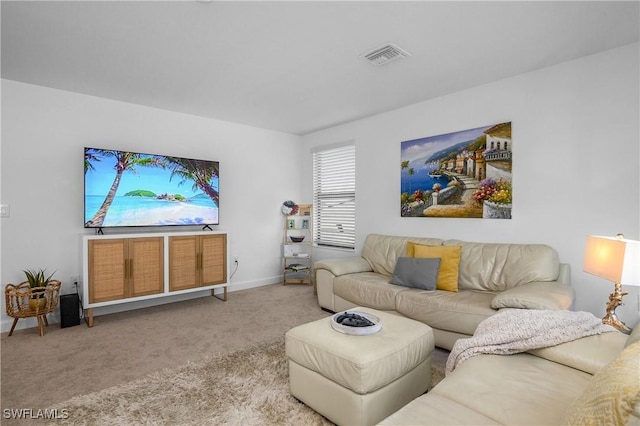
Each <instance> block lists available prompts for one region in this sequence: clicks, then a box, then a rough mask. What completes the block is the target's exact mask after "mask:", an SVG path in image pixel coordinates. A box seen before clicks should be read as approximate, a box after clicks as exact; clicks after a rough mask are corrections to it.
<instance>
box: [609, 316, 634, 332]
mask: <svg viewBox="0 0 640 426" xmlns="http://www.w3.org/2000/svg"><path fill="white" fill-rule="evenodd" d="M602 323H603V324H607V325H610V326H611V327H615V328H617V329H618V330H620V331H621V332H622V333H624V334H630V333H631V329H630V328H629V327H627V325H626V324H625V323H624V322H622V321H620V320H619V319H618V317H617V316H616V313H615V312H607V315H605V316H604V318H602Z"/></svg>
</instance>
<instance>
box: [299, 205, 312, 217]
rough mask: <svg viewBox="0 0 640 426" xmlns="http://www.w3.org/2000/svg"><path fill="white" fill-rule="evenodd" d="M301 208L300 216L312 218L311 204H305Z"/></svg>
mask: <svg viewBox="0 0 640 426" xmlns="http://www.w3.org/2000/svg"><path fill="white" fill-rule="evenodd" d="M299 207H300V212H299V213H298V214H299V215H300V216H311V204H303V205H301V206H299Z"/></svg>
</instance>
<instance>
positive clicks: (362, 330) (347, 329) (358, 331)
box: [331, 311, 382, 336]
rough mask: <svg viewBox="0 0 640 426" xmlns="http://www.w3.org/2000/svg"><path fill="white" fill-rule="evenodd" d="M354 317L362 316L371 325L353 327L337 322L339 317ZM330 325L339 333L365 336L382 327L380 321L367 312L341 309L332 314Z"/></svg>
mask: <svg viewBox="0 0 640 426" xmlns="http://www.w3.org/2000/svg"><path fill="white" fill-rule="evenodd" d="M345 316H347V317H352V318H353V317H355V318H356V319H359V318H358V317H360V318H364V319H365V320H369V321H370V322H371V323H372V325H368V326H360V327H354V326H351V325H346V324H341V323H340V322H339V319H340V317H345ZM331 327H333V329H334V330H336V331H339V332H340V333H344V334H350V335H353V336H367V335H369V334H374V333H377V332H378V331H380V329H381V328H382V321H381V320H380V318H378V317H377V316H375V315H373V314H370V313H368V312H362V311H343V312H338V313H337V314H335V315H334V316H332V317H331Z"/></svg>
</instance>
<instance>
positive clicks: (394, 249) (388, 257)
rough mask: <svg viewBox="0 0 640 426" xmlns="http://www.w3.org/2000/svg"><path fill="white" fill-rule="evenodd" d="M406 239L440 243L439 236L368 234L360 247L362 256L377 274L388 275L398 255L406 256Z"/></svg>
mask: <svg viewBox="0 0 640 426" xmlns="http://www.w3.org/2000/svg"><path fill="white" fill-rule="evenodd" d="M407 241H414V242H417V243H420V244H429V245H434V246H439V245H442V242H443V241H444V240H442V239H439V238H414V237H397V236H391V235H380V234H369V235H367V238H366V240H365V242H364V246H363V247H362V257H363V258H365V259H366V260H367V262H369V264H370V265H371V269H372V270H373V271H374V272H377V273H378V274H382V275H386V276H387V277H390V276H391V275H392V274H393V269H394V268H395V266H396V261H397V260H398V258H399V257H400V256H406V253H407Z"/></svg>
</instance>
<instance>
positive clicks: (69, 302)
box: [60, 294, 80, 328]
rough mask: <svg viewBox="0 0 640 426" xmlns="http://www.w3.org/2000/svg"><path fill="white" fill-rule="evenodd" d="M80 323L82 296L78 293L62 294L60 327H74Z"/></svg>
mask: <svg viewBox="0 0 640 426" xmlns="http://www.w3.org/2000/svg"><path fill="white" fill-rule="evenodd" d="M78 324H80V298H79V297H78V295H77V294H63V295H62V296H60V327H61V328H65V327H73V326H74V325H78Z"/></svg>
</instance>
